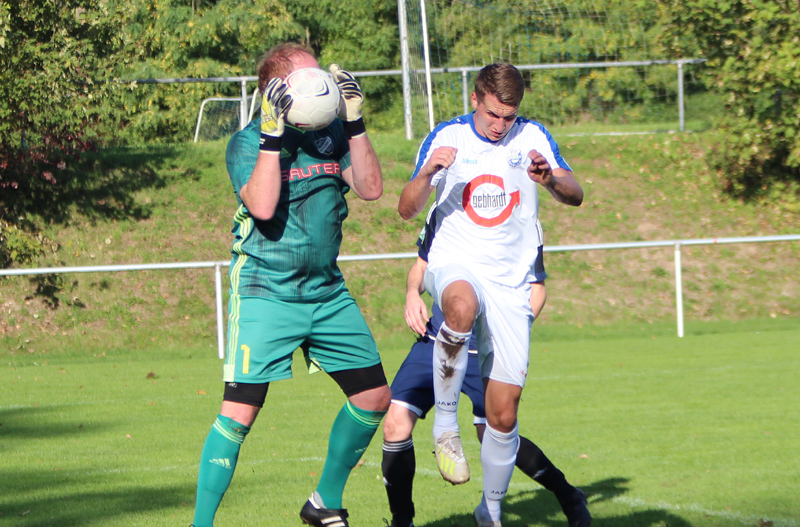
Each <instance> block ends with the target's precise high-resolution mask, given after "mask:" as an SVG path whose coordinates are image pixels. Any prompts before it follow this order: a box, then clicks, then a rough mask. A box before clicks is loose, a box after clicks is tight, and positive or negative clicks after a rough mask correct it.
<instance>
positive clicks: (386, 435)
mask: <svg viewBox="0 0 800 527" xmlns="http://www.w3.org/2000/svg"><path fill="white" fill-rule="evenodd" d="M413 431H414V419H413V418H412V416H411V412H410V411H409V410H407V409H406V408H403V407H402V406H399V405H396V404H392V405H389V411H388V412H387V413H386V417H385V418H384V420H383V439H384V441H392V442H394V441H405V440H406V439H408V438H410V437H411V433H412V432H413Z"/></svg>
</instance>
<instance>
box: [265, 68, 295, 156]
mask: <svg viewBox="0 0 800 527" xmlns="http://www.w3.org/2000/svg"><path fill="white" fill-rule="evenodd" d="M287 88H288V87H287V86H286V84H285V83H284V82H283V79H281V78H280V77H275V78H274V79H272V80H271V81H269V84H267V87H266V89H265V90H264V94H263V95H262V96H261V141H260V143H259V148H260V149H261V151H262V152H280V151H281V138H282V137H283V130H284V128H285V127H286V112H288V111H289V108H290V107H291V106H292V96H291V95H289V94H288V93H286V90H287Z"/></svg>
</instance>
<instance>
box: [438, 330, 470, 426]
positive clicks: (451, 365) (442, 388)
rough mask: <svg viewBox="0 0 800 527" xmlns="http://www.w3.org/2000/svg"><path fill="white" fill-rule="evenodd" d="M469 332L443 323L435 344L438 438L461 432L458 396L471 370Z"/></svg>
mask: <svg viewBox="0 0 800 527" xmlns="http://www.w3.org/2000/svg"><path fill="white" fill-rule="evenodd" d="M471 334H472V332H469V333H459V332H457V331H453V330H452V329H450V328H449V327H447V324H446V323H443V324H442V326H441V327H440V328H439V334H438V335H436V341H435V342H434V344H433V394H434V398H435V401H436V408H435V412H434V419H433V438H434V441H435V440H436V439H438V438H439V437H441V435H442V434H443V433H445V432H451V431H452V432H456V433H458V398H459V396H460V395H461V385H462V384H464V376H465V375H466V373H467V360H468V359H469V350H468V349H467V348H468V347H469V336H470V335H471Z"/></svg>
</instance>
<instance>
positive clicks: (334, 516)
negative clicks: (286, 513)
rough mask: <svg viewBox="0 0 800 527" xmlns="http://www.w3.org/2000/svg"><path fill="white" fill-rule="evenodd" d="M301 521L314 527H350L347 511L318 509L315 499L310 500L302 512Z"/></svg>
mask: <svg viewBox="0 0 800 527" xmlns="http://www.w3.org/2000/svg"><path fill="white" fill-rule="evenodd" d="M300 519H301V520H303V523H305V524H306V525H312V526H313V527H350V524H349V523H347V510H346V509H323V508H322V507H317V504H316V503H315V502H314V497H313V496H312V497H310V498H308V501H307V502H306V504H305V505H303V508H302V509H301V510H300Z"/></svg>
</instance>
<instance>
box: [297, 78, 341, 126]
mask: <svg viewBox="0 0 800 527" xmlns="http://www.w3.org/2000/svg"><path fill="white" fill-rule="evenodd" d="M285 82H286V86H287V87H288V90H287V91H286V92H287V93H288V94H289V95H291V96H292V101H293V102H292V106H291V108H289V112H288V113H287V114H286V121H287V122H288V123H289V124H291V125H292V126H295V127H297V128H299V129H301V130H307V131H312V130H321V129H322V128H325V127H326V126H328V125H329V124H331V123H332V122H333V120H334V119H336V116H337V115H339V87H338V86H337V85H336V81H335V80H333V76H332V75H331V74H330V73H328V72H327V71H325V70H321V69H319V68H303V69H300V70H297V71H294V72H292V73H290V74H289V76H288V77H286V81H285Z"/></svg>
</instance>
